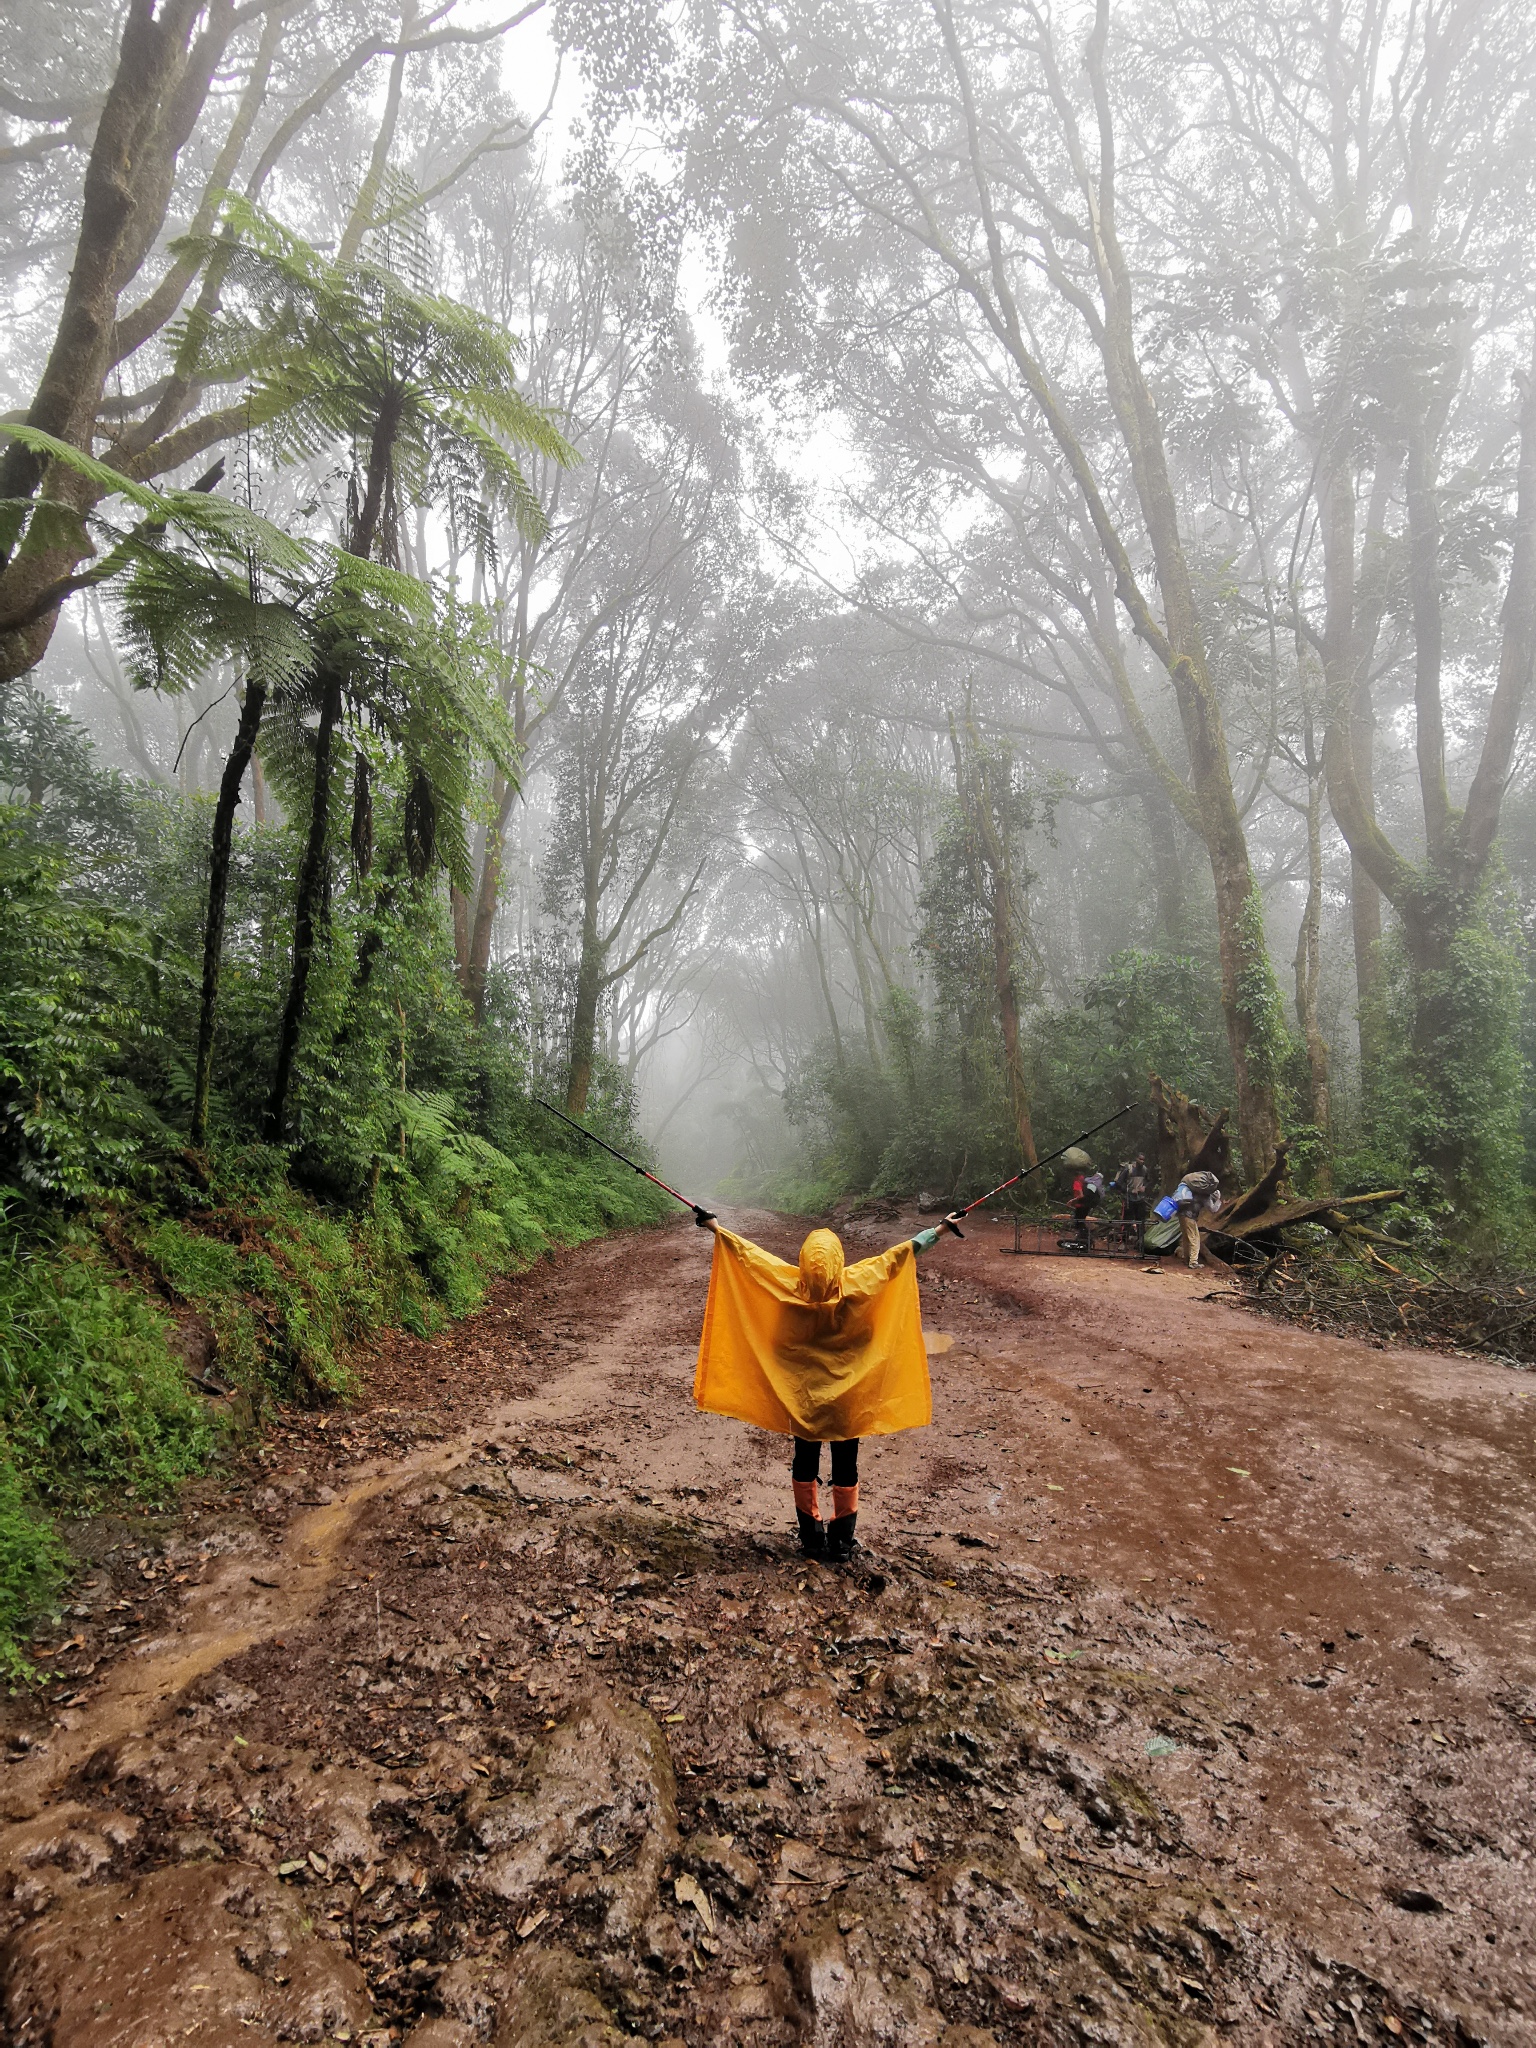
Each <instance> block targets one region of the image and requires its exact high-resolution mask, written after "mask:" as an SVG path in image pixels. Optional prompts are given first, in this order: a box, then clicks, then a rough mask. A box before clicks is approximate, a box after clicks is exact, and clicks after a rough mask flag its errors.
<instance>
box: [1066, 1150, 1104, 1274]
mask: <svg viewBox="0 0 1536 2048" xmlns="http://www.w3.org/2000/svg"><path fill="white" fill-rule="evenodd" d="M1103 1200H1104V1176H1103V1174H1102V1173H1100V1172H1099V1170H1098V1168H1097V1167H1096V1166H1095V1165H1094V1163H1093V1161H1092V1160H1091V1159H1090V1160H1089V1162H1088V1164H1087V1166H1086V1168H1085V1169H1084V1171H1083V1172H1082V1173H1080V1174H1078V1176H1077V1178H1076V1179H1075V1180H1074V1181H1073V1183H1072V1214H1073V1215H1074V1216H1075V1217H1076V1219H1077V1233H1076V1235H1075V1237H1073V1238H1071V1239H1068V1240H1063V1242H1065V1243H1066V1244H1067V1245H1068V1247H1069V1248H1070V1249H1072V1250H1075V1251H1084V1252H1086V1251H1091V1250H1092V1248H1093V1224H1092V1220H1091V1219H1092V1218H1093V1216H1094V1215H1095V1214H1096V1213H1097V1211H1098V1209H1099V1205H1100V1204H1101V1203H1102V1202H1103Z"/></svg>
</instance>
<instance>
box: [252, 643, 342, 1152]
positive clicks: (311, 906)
mask: <svg viewBox="0 0 1536 2048" xmlns="http://www.w3.org/2000/svg"><path fill="white" fill-rule="evenodd" d="M321 680H322V696H321V701H320V727H319V730H318V731H317V732H316V734H315V785H314V796H313V799H312V801H311V805H310V813H309V831H308V833H307V835H306V836H305V840H304V854H303V858H302V859H301V860H300V862H299V877H298V887H297V893H296V899H295V903H294V920H293V968H292V971H291V973H290V975H289V979H288V1001H287V1003H286V1004H285V1006H284V1009H283V1022H282V1028H281V1030H280V1032H279V1034H278V1041H277V1065H276V1067H275V1068H274V1070H273V1075H272V1092H271V1095H270V1096H269V1097H268V1100H267V1114H266V1136H267V1140H268V1142H269V1143H270V1144H273V1145H277V1144H281V1143H282V1137H283V1127H284V1125H285V1123H286V1121H287V1116H288V1090H289V1087H290V1085H291V1084H292V1081H293V1066H294V1061H295V1059H296V1058H297V1056H298V1050H299V1032H300V1030H301V1029H302V1027H303V1023H304V1004H305V998H306V996H307V995H308V992H309V969H310V964H311V962H312V961H313V959H314V952H315V927H316V924H317V922H318V912H319V909H320V906H321V904H322V903H323V902H324V900H325V895H326V868H327V865H328V862H329V859H330V838H329V831H330V811H331V766H332V741H333V738H334V736H335V732H336V727H337V725H338V723H339V722H340V719H341V673H340V671H339V669H337V668H336V667H335V666H333V665H332V664H329V663H328V664H327V665H326V668H325V669H324V671H323V672H322V679H321Z"/></svg>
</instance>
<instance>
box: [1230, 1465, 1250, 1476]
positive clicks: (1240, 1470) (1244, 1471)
mask: <svg viewBox="0 0 1536 2048" xmlns="http://www.w3.org/2000/svg"><path fill="white" fill-rule="evenodd" d="M1227 1470H1228V1471H1229V1472H1235V1473H1236V1474H1237V1476H1238V1478H1239V1479H1246V1478H1247V1477H1248V1467H1247V1466H1246V1465H1229V1466H1228V1467H1227Z"/></svg>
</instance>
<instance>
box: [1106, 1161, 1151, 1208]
mask: <svg viewBox="0 0 1536 2048" xmlns="http://www.w3.org/2000/svg"><path fill="white" fill-rule="evenodd" d="M1111 1185H1112V1186H1113V1187H1116V1188H1118V1189H1119V1191H1120V1214H1121V1216H1122V1217H1123V1218H1124V1219H1125V1221H1126V1222H1127V1223H1145V1222H1146V1220H1147V1188H1148V1180H1147V1155H1146V1154H1145V1152H1138V1153H1137V1154H1136V1157H1135V1158H1134V1159H1122V1160H1121V1162H1120V1164H1119V1165H1118V1166H1117V1167H1116V1168H1115V1177H1114V1180H1113V1181H1112V1183H1111Z"/></svg>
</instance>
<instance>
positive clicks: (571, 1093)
mask: <svg viewBox="0 0 1536 2048" xmlns="http://www.w3.org/2000/svg"><path fill="white" fill-rule="evenodd" d="M602 995H603V956H602V949H601V947H600V946H599V944H598V940H597V934H596V931H595V929H593V928H592V927H591V926H590V925H589V926H588V927H587V929H586V930H585V931H583V933H582V938H581V964H580V966H579V967H578V968H577V970H576V1007H575V1009H574V1011H573V1012H572V1015H571V1057H570V1066H569V1068H568V1070H567V1076H566V1083H565V1107H566V1110H567V1112H568V1114H569V1115H571V1116H580V1115H582V1113H583V1112H584V1111H585V1109H586V1106H587V1095H588V1093H589V1091H590V1089H591V1087H592V1063H593V1060H594V1059H595V1057H596V1053H597V1011H598V1005H599V1003H600V1002H601V1001H602Z"/></svg>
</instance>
